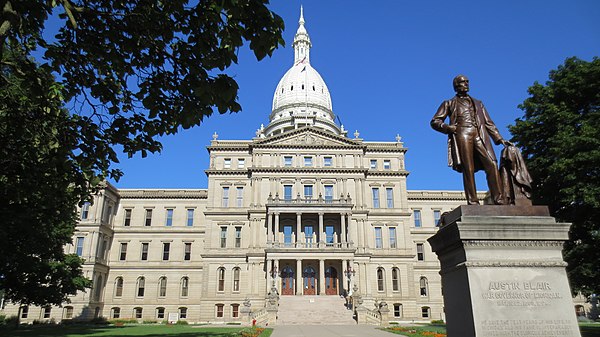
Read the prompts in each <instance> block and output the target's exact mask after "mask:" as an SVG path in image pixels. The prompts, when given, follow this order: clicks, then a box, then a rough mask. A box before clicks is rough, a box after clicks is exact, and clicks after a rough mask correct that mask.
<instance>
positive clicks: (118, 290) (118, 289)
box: [115, 276, 123, 297]
mask: <svg viewBox="0 0 600 337" xmlns="http://www.w3.org/2000/svg"><path fill="white" fill-rule="evenodd" d="M121 296H123V278H122V277H120V276H119V277H117V279H116V280H115V297H121Z"/></svg>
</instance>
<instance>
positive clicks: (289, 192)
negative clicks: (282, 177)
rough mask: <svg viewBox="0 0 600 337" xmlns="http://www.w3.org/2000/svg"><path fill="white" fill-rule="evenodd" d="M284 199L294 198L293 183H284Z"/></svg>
mask: <svg viewBox="0 0 600 337" xmlns="http://www.w3.org/2000/svg"><path fill="white" fill-rule="evenodd" d="M283 199H284V200H292V185H283Z"/></svg>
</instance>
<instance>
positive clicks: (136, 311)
mask: <svg viewBox="0 0 600 337" xmlns="http://www.w3.org/2000/svg"><path fill="white" fill-rule="evenodd" d="M142 312H143V311H142V308H140V307H136V308H133V317H135V318H137V319H141V318H142Z"/></svg>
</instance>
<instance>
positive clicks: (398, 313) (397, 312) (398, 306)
mask: <svg viewBox="0 0 600 337" xmlns="http://www.w3.org/2000/svg"><path fill="white" fill-rule="evenodd" d="M394 317H396V318H399V317H402V303H394Z"/></svg>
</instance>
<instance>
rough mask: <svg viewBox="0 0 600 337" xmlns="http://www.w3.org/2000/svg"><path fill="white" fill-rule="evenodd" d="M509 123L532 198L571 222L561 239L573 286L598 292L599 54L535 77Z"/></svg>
mask: <svg viewBox="0 0 600 337" xmlns="http://www.w3.org/2000/svg"><path fill="white" fill-rule="evenodd" d="M528 92H529V94H530V95H531V97H529V98H527V99H526V100H525V101H524V102H523V104H521V105H520V108H521V109H522V110H523V111H524V112H525V114H524V116H523V117H521V118H519V119H517V120H516V123H515V125H513V126H511V127H510V131H511V133H512V134H513V140H514V141H515V142H516V143H517V144H518V145H520V146H521V147H522V151H523V154H524V156H525V158H526V161H527V165H528V168H529V171H530V172H531V175H532V177H533V179H534V189H533V198H534V202H535V203H537V204H543V205H548V206H549V207H550V211H551V213H552V215H553V216H555V217H556V218H557V219H558V220H560V221H565V222H572V223H573V225H572V226H571V230H570V233H569V235H570V239H569V241H568V242H567V243H566V244H565V247H564V248H565V250H564V254H565V260H566V261H567V262H568V267H567V271H568V274H569V278H570V281H571V286H572V288H573V290H574V291H581V292H582V293H584V294H586V295H589V294H591V293H598V292H600V249H598V247H600V59H598V58H594V59H593V60H592V61H591V62H586V61H583V60H580V59H578V58H575V57H573V58H568V59H567V60H566V61H565V63H564V64H563V65H560V66H559V67H558V69H556V70H552V71H551V72H550V76H549V80H548V82H546V84H545V85H542V84H540V83H537V82H536V83H534V85H533V86H531V87H530V88H529V90H528Z"/></svg>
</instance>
